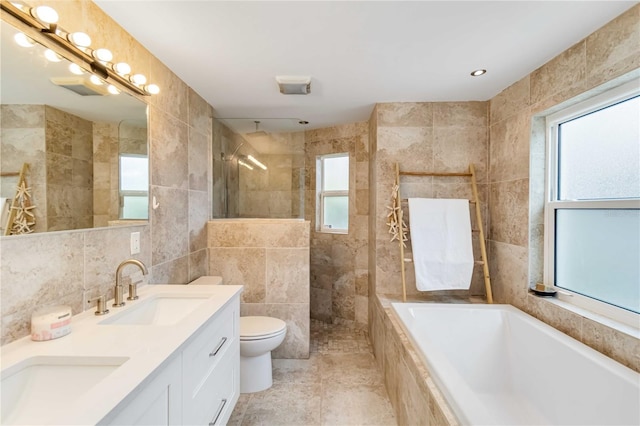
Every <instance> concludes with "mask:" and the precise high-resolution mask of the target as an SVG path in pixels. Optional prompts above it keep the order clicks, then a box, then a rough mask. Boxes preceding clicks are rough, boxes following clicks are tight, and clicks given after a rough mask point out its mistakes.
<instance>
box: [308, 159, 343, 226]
mask: <svg viewBox="0 0 640 426" xmlns="http://www.w3.org/2000/svg"><path fill="white" fill-rule="evenodd" d="M337 157H346V158H347V160H348V162H349V182H347V189H346V190H330V191H325V190H324V189H323V188H324V177H325V173H324V160H325V159H327V158H337ZM350 180H351V158H350V156H349V153H348V152H340V153H332V154H323V155H318V156H317V157H316V206H317V208H316V231H318V232H324V233H328V234H348V233H349V192H350ZM330 197H347V227H346V228H344V229H343V228H331V227H327V226H325V224H324V206H325V199H326V198H330Z"/></svg>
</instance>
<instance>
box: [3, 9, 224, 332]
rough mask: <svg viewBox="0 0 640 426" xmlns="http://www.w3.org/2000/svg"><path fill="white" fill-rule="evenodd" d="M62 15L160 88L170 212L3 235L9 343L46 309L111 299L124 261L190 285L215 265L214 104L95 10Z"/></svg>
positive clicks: (164, 187) (156, 190)
mask: <svg viewBox="0 0 640 426" xmlns="http://www.w3.org/2000/svg"><path fill="white" fill-rule="evenodd" d="M29 3H30V5H31V6H37V5H40V4H48V3H50V2H47V1H40V0H37V1H30V2H29ZM55 9H56V11H57V12H58V13H59V15H60V26H61V27H63V28H65V29H67V30H73V31H84V32H86V33H87V34H89V35H90V36H91V38H92V40H93V43H94V44H95V45H97V46H106V47H108V48H109V49H110V50H112V52H113V54H114V57H115V58H117V59H118V60H121V61H124V62H127V63H129V64H130V65H131V66H132V68H133V69H134V70H136V71H138V72H141V73H144V74H145V75H147V77H148V78H149V81H151V82H154V83H156V84H158V85H159V86H160V88H161V92H160V94H159V95H156V96H152V97H145V98H144V99H143V100H144V101H145V102H147V103H148V104H149V133H150V135H151V139H150V161H151V195H152V196H156V198H157V201H158V202H159V203H160V207H159V208H158V209H157V210H151V213H150V220H149V225H147V226H143V227H129V228H104V229H97V230H85V231H74V232H61V233H60V232H59V233H51V234H36V235H30V236H26V237H8V238H3V239H2V250H1V253H0V256H1V259H0V260H1V271H0V279H1V282H2V286H1V292H2V293H1V296H2V333H1V334H2V343H7V342H9V341H11V340H14V339H16V338H19V337H22V336H25V335H27V334H28V331H29V323H28V318H29V317H30V314H31V312H32V311H33V310H34V309H35V308H36V307H38V306H40V305H43V304H53V303H68V304H70V305H72V306H73V307H74V313H77V312H80V311H81V310H82V309H86V308H87V306H86V305H85V304H84V303H83V302H82V300H83V297H86V296H91V295H93V293H98V292H105V291H107V292H109V293H110V292H111V287H112V286H113V282H114V279H115V270H116V267H117V266H118V264H119V263H120V262H121V261H122V260H124V259H127V258H130V257H136V258H139V259H141V260H142V261H143V262H145V263H146V264H147V266H151V277H150V278H149V282H151V283H187V282H188V281H190V280H192V279H195V278H197V277H198V276H201V275H204V274H206V273H207V268H208V259H207V247H206V244H207V240H206V223H207V220H208V218H209V211H210V203H209V194H208V190H209V188H208V182H209V180H210V173H211V172H210V165H209V158H211V156H210V149H211V148H210V147H211V128H212V127H211V126H212V124H211V116H212V114H213V109H212V107H211V105H209V104H207V102H206V101H204V100H203V99H202V98H201V97H200V96H199V95H198V94H197V93H196V92H195V91H193V90H192V89H191V88H189V87H188V86H187V85H186V84H185V83H184V82H183V81H181V80H180V79H179V78H178V77H177V76H176V75H175V74H173V73H172V72H171V70H169V69H168V68H167V67H166V66H165V65H163V64H162V63H161V62H160V61H159V60H158V59H157V58H155V57H154V56H153V55H152V54H151V53H150V52H148V51H147V50H146V49H145V48H144V47H143V46H142V45H141V44H140V43H138V42H137V41H136V40H134V39H133V37H131V35H129V34H128V33H127V32H125V31H124V30H123V29H122V28H121V27H120V26H119V25H118V24H117V23H115V22H114V21H113V20H112V19H111V18H110V17H109V16H107V15H106V14H105V13H104V12H103V11H102V10H101V9H99V8H98V6H96V5H95V4H94V3H92V2H90V1H86V0H59V1H56V2H55ZM133 231H141V233H142V235H141V236H142V241H141V245H142V253H140V254H139V255H135V256H131V255H130V254H129V234H130V233H131V232H133ZM27 253H28V255H27ZM133 269H134V268H131V272H134V271H133ZM125 272H126V273H128V272H129V268H127V269H126V270H125Z"/></svg>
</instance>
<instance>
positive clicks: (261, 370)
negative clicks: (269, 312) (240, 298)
mask: <svg viewBox="0 0 640 426" xmlns="http://www.w3.org/2000/svg"><path fill="white" fill-rule="evenodd" d="M286 334H287V323H285V322H284V321H282V320H281V319H278V318H271V317H250V316H249V317H240V393H253V392H260V391H262V390H265V389H269V388H270V387H271V385H272V384H273V380H272V368H271V351H272V350H274V349H275V348H277V347H278V346H280V344H281V343H282V341H283V340H284V336H285V335H286Z"/></svg>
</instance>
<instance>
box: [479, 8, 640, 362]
mask: <svg viewBox="0 0 640 426" xmlns="http://www.w3.org/2000/svg"><path fill="white" fill-rule="evenodd" d="M638 67H640V6H638V5H636V6H635V7H633V8H631V9H630V10H629V11H627V12H626V13H624V14H622V15H621V16H619V17H618V18H616V19H614V20H613V21H611V22H610V23H608V24H607V25H605V26H604V27H602V28H601V29H599V30H598V31H596V32H594V33H593V34H591V35H590V36H588V37H587V38H585V39H584V40H581V41H580V42H578V43H577V44H576V45H574V46H572V47H571V48H570V49H568V50H566V51H565V52H563V53H561V54H560V55H558V56H557V57H555V58H553V59H552V60H550V61H549V62H547V63H546V64H544V65H543V66H541V67H540V68H538V69H537V70H535V71H534V72H532V73H531V74H530V75H527V76H526V77H524V78H522V79H521V80H520V81H518V82H516V83H514V84H513V85H511V86H510V87H508V88H506V89H505V90H504V91H502V92H501V93H500V94H498V95H497V96H495V97H494V98H493V99H491V101H490V103H489V105H490V106H489V108H490V139H491V144H490V149H489V156H490V164H491V167H490V184H489V187H490V190H489V208H490V211H491V225H490V231H489V251H490V256H489V259H490V265H491V275H492V283H493V289H494V295H495V297H496V300H497V301H498V302H502V303H510V304H512V305H515V306H517V307H518V308H520V309H522V310H524V311H526V312H528V313H530V314H532V315H534V316H536V317H538V318H539V319H541V320H542V321H545V322H546V323H548V324H551V325H552V326H554V327H555V328H557V329H559V330H561V331H563V332H565V333H567V334H569V335H570V336H572V337H574V338H576V339H578V340H581V341H582V342H584V343H586V344H588V345H590V346H592V347H593V348H595V349H597V350H599V351H600V352H602V353H604V354H605V355H608V356H610V357H612V358H614V359H615V360H617V361H619V362H621V363H622V364H625V365H627V366H628V367H631V368H633V369H634V370H636V371H640V357H638V354H639V353H640V339H638V335H637V333H635V335H634V333H626V332H621V331H618V330H617V329H614V328H611V327H608V326H606V325H604V324H602V323H599V322H595V321H593V320H592V319H589V318H586V317H583V316H582V315H579V314H577V313H574V312H571V311H569V310H566V309H563V308H561V307H559V306H558V305H555V304H552V303H549V302H548V301H545V300H541V299H540V298H537V297H535V296H533V295H530V294H529V293H528V291H527V290H528V287H529V286H530V285H534V284H535V283H536V282H538V281H540V280H541V279H542V267H543V264H542V246H543V241H542V239H543V234H544V226H543V217H542V212H543V207H544V173H543V172H544V168H545V163H544V155H545V153H544V144H545V140H544V138H545V135H544V124H543V120H542V118H541V117H543V116H544V115H545V114H547V113H548V112H552V111H554V110H558V109H559V108H561V107H565V106H568V105H570V104H571V103H575V102H576V101H579V100H582V99H585V98H586V97H589V96H592V95H594V94H596V93H598V92H600V91H602V90H603V89H605V88H607V87H612V86H614V85H618V84H621V83H622V82H624V81H625V80H628V79H629V78H630V77H632V76H634V75H635V76H637V75H639V74H640V72H639V70H638Z"/></svg>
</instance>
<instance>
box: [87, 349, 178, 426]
mask: <svg viewBox="0 0 640 426" xmlns="http://www.w3.org/2000/svg"><path fill="white" fill-rule="evenodd" d="M180 361H181V359H180V357H179V356H178V357H176V358H174V359H172V360H171V361H170V362H169V363H168V364H167V365H166V366H164V367H163V368H162V371H160V373H158V374H157V375H156V376H155V377H154V378H153V379H152V380H151V381H150V382H149V383H147V384H143V385H142V387H141V389H140V390H139V391H138V392H137V393H136V394H135V395H132V396H131V397H130V401H129V402H128V403H127V401H124V402H123V404H125V405H124V406H123V408H119V407H116V409H115V410H113V411H112V412H111V413H109V415H108V416H107V417H105V418H104V419H103V421H101V422H100V423H99V424H101V425H102V424H105V425H175V424H180V421H181V419H182V392H181V384H182V378H181V372H182V365H181V362H180ZM121 405H122V404H121Z"/></svg>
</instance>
